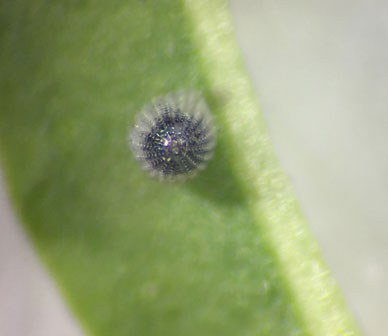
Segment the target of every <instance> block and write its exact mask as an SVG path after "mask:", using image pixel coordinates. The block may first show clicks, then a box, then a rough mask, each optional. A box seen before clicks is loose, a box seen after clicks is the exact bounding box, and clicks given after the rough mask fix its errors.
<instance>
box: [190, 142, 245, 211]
mask: <svg viewBox="0 0 388 336" xmlns="http://www.w3.org/2000/svg"><path fill="white" fill-rule="evenodd" d="M187 187H188V188H189V189H191V190H192V191H194V192H196V193H198V194H200V195H201V197H205V198H207V199H209V200H211V201H212V202H216V203H220V204H223V205H227V206H237V205H240V204H241V203H243V202H244V200H245V196H244V193H243V191H242V189H241V187H240V185H239V183H238V181H237V179H236V177H235V174H234V172H233V170H232V167H231V165H230V157H229V156H228V155H227V144H226V142H225V141H223V139H222V137H219V139H218V141H217V146H216V148H215V152H214V156H213V158H212V159H211V160H210V161H209V164H208V167H206V168H205V170H204V171H202V172H200V173H199V174H198V176H196V177H195V178H194V179H192V180H190V182H189V183H187Z"/></svg>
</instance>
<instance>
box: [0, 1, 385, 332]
mask: <svg viewBox="0 0 388 336" xmlns="http://www.w3.org/2000/svg"><path fill="white" fill-rule="evenodd" d="M230 3H231V8H232V13H233V18H234V21H235V23H236V26H237V28H236V29H237V36H238V39H239V43H240V45H241V47H242V50H243V53H244V58H245V61H246V64H247V68H248V71H249V73H250V75H251V77H252V80H253V84H254V86H255V89H256V91H257V94H258V96H259V98H260V106H261V109H262V111H263V113H264V114H265V118H266V120H267V124H268V127H269V130H270V133H271V136H272V139H273V143H274V146H275V150H276V153H277V155H278V157H279V159H280V161H281V164H282V166H283V168H284V170H285V171H286V172H287V174H288V175H289V177H290V179H291V181H292V184H293V186H294V189H295V192H296V194H297V196H298V198H299V200H300V202H301V204H302V207H303V210H304V213H305V215H306V217H307V218H308V220H309V223H310V224H311V227H312V230H313V232H314V233H315V234H316V236H317V239H318V240H319V243H320V245H321V247H322V251H323V254H324V257H325V259H326V261H327V263H328V264H329V266H330V268H331V269H332V270H333V272H334V275H335V277H336V279H337V281H338V282H339V284H340V285H341V287H342V290H343V292H344V295H345V297H346V300H347V302H348V304H349V306H350V307H351V309H352V311H353V312H354V314H355V315H356V318H357V319H358V321H359V323H360V325H361V327H362V329H363V330H364V331H365V334H366V335H368V336H384V335H386V331H387V330H388V319H387V316H388V292H387V290H386V286H387V284H388V206H387V203H388V202H387V201H388V2H387V1H383V0H376V1H372V0H354V1H351V0H341V1H335V0H330V1H318V0H317V1H307V0H304V1H302V0H300V1H289V0H280V1H273V0H272V1H271V0H231V1H230ZM0 230H1V234H0V297H1V300H0V335H9V336H19V335H23V336H46V335H47V336H51V335H56V336H70V335H71V336H78V335H81V334H82V333H81V332H80V330H79V328H78V327H77V326H76V325H75V324H74V323H73V322H72V321H71V318H70V316H69V313H68V312H67V311H66V309H65V307H63V304H62V303H61V301H60V298H59V297H58V295H57V293H56V291H55V285H53V284H52V283H51V281H50V280H49V278H48V276H47V275H46V273H45V272H44V271H43V269H42V267H41V266H40V264H39V262H38V261H37V260H36V259H35V257H34V256H33V252H32V249H31V247H30V246H29V244H28V242H27V239H26V237H25V235H24V234H23V232H22V231H21V229H20V227H19V226H18V224H17V223H16V221H15V219H14V218H13V215H12V213H11V211H10V208H9V205H8V204H7V200H6V196H5V191H4V186H3V181H0ZM274 336H276V335H274Z"/></svg>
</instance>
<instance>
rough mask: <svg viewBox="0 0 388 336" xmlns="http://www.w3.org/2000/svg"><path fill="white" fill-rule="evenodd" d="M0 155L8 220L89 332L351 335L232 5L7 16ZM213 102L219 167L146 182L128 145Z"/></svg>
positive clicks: (61, 1) (11, 10)
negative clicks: (281, 156)
mask: <svg viewBox="0 0 388 336" xmlns="http://www.w3.org/2000/svg"><path fill="white" fill-rule="evenodd" d="M0 6H1V7H0V8H1V12H0V15H1V17H0V39H1V54H0V61H1V65H0V67H1V69H0V90H1V91H0V95H1V96H0V99H1V101H0V104H1V105H0V150H1V159H2V164H3V166H4V170H5V174H6V177H7V182H8V188H9V191H10V195H11V198H12V200H13V204H14V208H15V210H16V211H17V213H18V214H19V217H20V218H21V220H22V222H23V224H24V226H25V229H26V230H27V232H28V233H29V235H30V237H31V239H32V240H33V242H34V244H35V247H36V249H37V252H38V254H39V255H40V256H41V258H42V259H43V260H44V261H45V262H46V264H47V267H48V269H49V270H50V272H51V273H52V275H53V276H54V278H55V279H56V281H57V283H58V285H59V287H60V289H61V291H62V293H63V295H64V297H65V300H66V301H67V302H68V304H69V306H70V307H71V308H72V310H73V311H74V312H75V315H76V316H77V317H78V319H79V320H80V321H81V324H82V325H83V327H84V329H85V330H86V331H87V332H89V333H90V334H93V335H115V336H116V335H118V336H119V335H196V336H197V335H224V336H226V335H271V336H274V335H314V336H320V335H330V336H332V335H333V336H334V335H356V334H358V333H357V331H356V327H355V326H354V323H353V321H352V318H351V317H350V316H349V314H348V312H347V310H346V308H345V307H344V305H343V301H342V299H341V296H340V295H339V293H338V290H337V288H336V286H335V284H334V282H333V280H332V278H331V277H330V275H329V273H328V270H327V269H326V267H325V266H324V265H323V263H322V261H321V259H320V255H319V252H318V248H317V245H316V242H315V241H314V239H313V238H312V236H311V234H310V232H309V229H308V226H307V225H306V223H305V221H304V219H303V216H302V215H301V213H300V209H299V206H298V204H297V202H296V201H295V199H294V196H293V194H292V192H291V190H290V187H289V183H288V181H287V179H286V178H285V176H284V174H283V173H282V172H281V171H280V170H279V166H278V163H277V161H276V159H275V158H274V155H273V150H272V148H271V144H270V142H269V139H268V135H267V132H266V130H265V127H264V123H263V119H262V116H261V115H260V113H259V111H258V109H257V105H256V99H255V96H254V94H253V91H252V88H251V84H250V82H249V80H248V78H247V76H246V74H245V70H244V67H243V64H242V61H241V58H240V54H239V51H238V48H237V47H236V44H235V41H234V36H233V32H232V27H231V23H230V19H229V15H228V11H227V8H226V3H225V1H223V0H212V1H205V0H195V1H194V0H191V1H189V0H186V1H184V0H181V1H178V0H176V1H171V0H158V1H150V0H131V1H76V0H57V1H44V0H31V1H22V0H14V1H5V0H4V1H2V2H1V3H0ZM181 89H196V90H199V91H201V92H202V93H203V94H204V96H205V98H206V100H207V102H208V104H209V106H210V108H211V110H212V112H213V113H214V115H215V117H216V121H217V127H218V143H217V148H216V153H215V157H214V158H213V160H212V161H211V162H210V164H209V167H208V169H206V170H205V171H204V172H202V173H201V174H200V175H199V176H198V177H196V178H195V179H193V180H191V181H189V182H186V183H181V184H165V183H161V182H158V181H155V180H153V179H151V178H150V177H149V176H148V175H147V174H146V173H144V172H142V171H141V169H140V167H139V165H138V163H137V162H136V161H135V160H134V158H133V156H132V154H131V152H130V150H129V147H128V143H127V139H128V131H129V128H130V125H131V124H132V123H133V120H134V117H135V114H136V113H137V112H138V111H139V110H140V109H141V108H142V106H143V105H144V104H146V103H148V102H149V101H150V100H152V99H153V98H154V97H157V96H160V95H163V94H166V93H168V92H173V91H177V90H181Z"/></svg>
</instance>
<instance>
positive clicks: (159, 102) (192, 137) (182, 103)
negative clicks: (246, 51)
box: [129, 91, 216, 181]
mask: <svg viewBox="0 0 388 336" xmlns="http://www.w3.org/2000/svg"><path fill="white" fill-rule="evenodd" d="M215 140H216V139H215V129H214V126H213V118H212V116H211V114H210V111H209V108H208V106H207V104H206V102H205V100H204V99H203V98H202V97H201V95H200V94H199V93H198V92H193V91H188V92H187V91H185V92H177V93H170V94H168V95H167V96H164V97H159V98H156V99H154V100H153V101H152V103H151V104H149V105H146V106H145V107H144V108H143V109H142V110H141V111H140V112H139V114H138V115H137V117H136V120H135V125H134V127H133V128H132V130H131V132H130V136H129V142H130V146H131V148H132V151H133V153H134V156H135V158H136V160H137V161H139V163H140V164H141V166H142V167H143V169H145V170H147V171H148V172H149V173H150V174H151V175H152V176H154V177H156V178H158V179H159V180H167V181H182V180H185V179H187V178H190V177H193V176H195V175H196V174H197V173H198V172H199V171H200V170H202V169H204V168H205V167H206V165H207V162H208V161H209V160H210V159H211V157H212V156H213V150H214V146H215Z"/></svg>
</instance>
